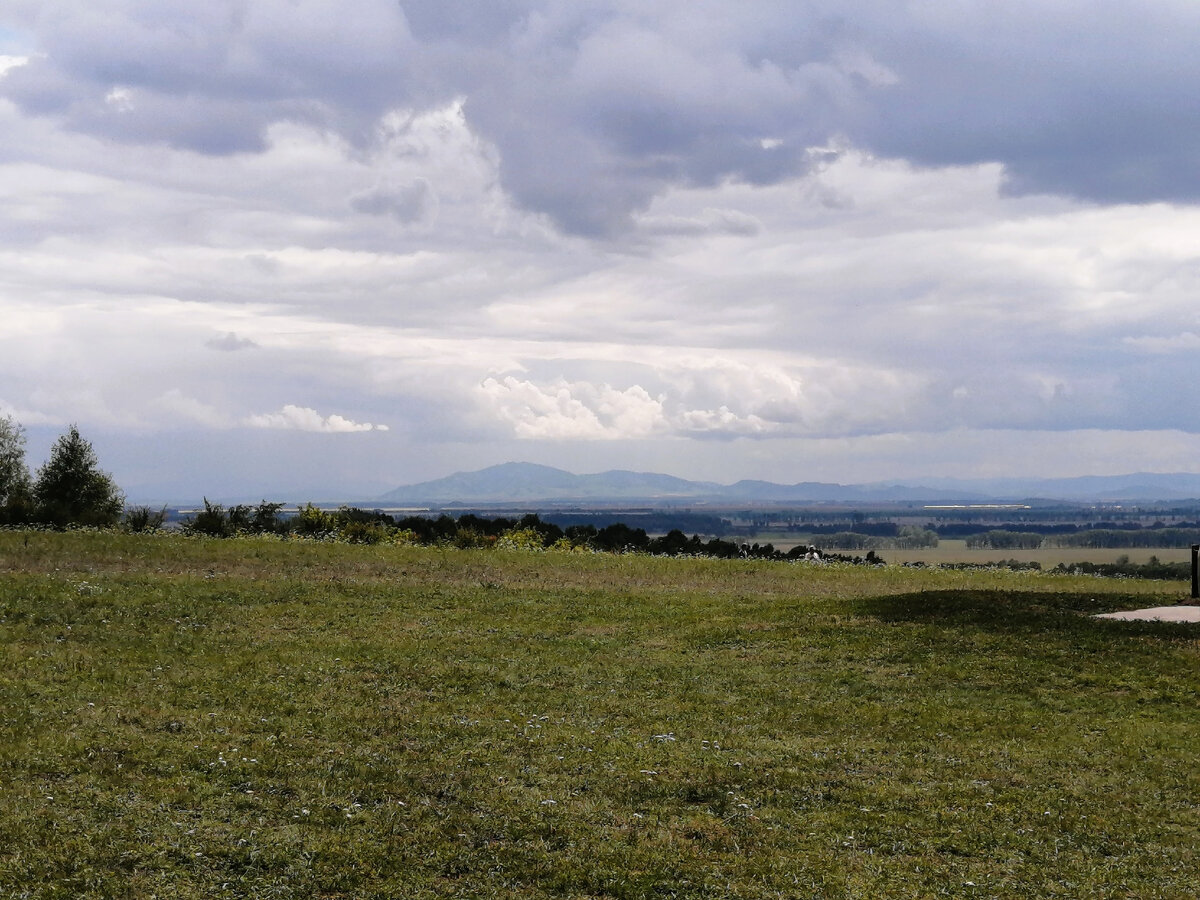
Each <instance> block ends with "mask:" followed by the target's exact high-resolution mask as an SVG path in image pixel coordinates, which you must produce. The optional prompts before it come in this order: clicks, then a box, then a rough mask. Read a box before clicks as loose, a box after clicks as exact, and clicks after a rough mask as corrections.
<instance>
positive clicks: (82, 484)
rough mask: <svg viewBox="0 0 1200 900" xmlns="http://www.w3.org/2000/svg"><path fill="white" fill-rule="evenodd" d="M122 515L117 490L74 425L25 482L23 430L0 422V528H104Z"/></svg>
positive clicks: (122, 500) (7, 421)
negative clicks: (3, 526) (34, 475)
mask: <svg viewBox="0 0 1200 900" xmlns="http://www.w3.org/2000/svg"><path fill="white" fill-rule="evenodd" d="M124 509H125V498H124V496H123V495H122V493H121V491H120V489H119V488H118V487H117V485H116V483H115V482H114V481H113V479H112V476H111V475H109V474H108V473H107V472H103V471H101V469H100V465H99V462H98V461H97V459H96V453H95V451H94V450H93V449H92V445H91V443H89V442H88V441H86V440H84V439H83V438H82V437H81V436H80V434H79V429H78V428H76V427H75V426H74V425H72V426H71V427H70V428H69V429H68V430H67V432H66V433H65V434H63V435H62V436H61V437H59V439H58V440H57V441H56V442H55V443H54V446H53V447H51V448H50V457H49V459H47V460H46V463H45V464H44V465H43V466H42V467H41V468H40V469H38V472H37V475H36V477H31V476H30V474H29V469H28V467H27V466H26V464H25V430H24V429H23V428H22V427H21V426H20V425H18V424H17V423H16V422H14V421H13V420H12V419H11V418H8V417H6V418H3V419H0V525H41V526H48V527H51V528H67V527H71V526H92V527H97V528H106V527H110V526H113V525H116V524H117V523H118V522H120V521H121V515H122V513H123V512H124Z"/></svg>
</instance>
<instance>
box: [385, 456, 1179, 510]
mask: <svg viewBox="0 0 1200 900" xmlns="http://www.w3.org/2000/svg"><path fill="white" fill-rule="evenodd" d="M1197 497H1200V475H1195V474H1188V473H1178V474H1155V473H1145V472H1143V473H1134V474H1129V475H1108V476H1102V475H1084V476H1079V477H1076V478H1052V479H1019V478H1000V479H950V478H939V479H932V478H931V479H922V483H918V484H904V483H883V482H880V483H875V484H832V483H827V482H816V481H812V482H800V483H797V484H776V483H774V482H770V481H754V480H743V481H738V482H736V483H734V484H728V485H723V484H718V483H716V482H710V481H688V480H686V479H683V478H676V477H675V476H673V475H661V474H655V473H649V472H630V471H626V470H619V469H618V470H613V471H609V472H600V473H597V474H593V475H576V474H574V473H572V472H568V471H566V470H564V469H557V468H555V467H553V466H544V465H538V464H536V463H524V462H509V463H502V464H500V465H496V466H489V467H488V468H486V469H480V470H479V471H475V472H458V473H456V474H454V475H450V476H448V477H446V478H438V479H435V480H433V481H425V482H421V483H419V484H411V485H404V486H402V487H398V488H396V489H395V490H391V491H388V492H387V493H386V494H384V495H383V497H382V498H380V499H381V500H383V501H386V502H389V503H404V504H409V505H434V504H436V505H447V504H462V505H467V504H472V503H487V504H495V503H533V502H558V503H562V502H571V501H580V502H594V503H597V502H621V501H624V502H635V501H641V502H646V503H653V502H680V501H694V502H723V503H740V502H746V503H803V502H809V503H834V502H862V503H901V502H924V503H992V502H996V503H1001V502H1009V503H1012V502H1021V501H1024V500H1029V499H1034V498H1036V499H1042V500H1067V501H1075V502H1080V501H1084V502H1088V501H1101V500H1109V501H1130V500H1145V501H1150V500H1184V499H1193V498H1197Z"/></svg>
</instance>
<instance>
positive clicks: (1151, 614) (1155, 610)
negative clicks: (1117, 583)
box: [1096, 606, 1200, 622]
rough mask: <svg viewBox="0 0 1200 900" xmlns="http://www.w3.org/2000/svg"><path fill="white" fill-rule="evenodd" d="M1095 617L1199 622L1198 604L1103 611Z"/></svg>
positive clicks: (1199, 608)
mask: <svg viewBox="0 0 1200 900" xmlns="http://www.w3.org/2000/svg"><path fill="white" fill-rule="evenodd" d="M1096 618H1097V619H1136V620H1140V621H1143V622H1200V606H1155V607H1151V608H1150V609H1129V610H1125V611H1124V612H1115V613H1103V614H1101V615H1098V616H1096Z"/></svg>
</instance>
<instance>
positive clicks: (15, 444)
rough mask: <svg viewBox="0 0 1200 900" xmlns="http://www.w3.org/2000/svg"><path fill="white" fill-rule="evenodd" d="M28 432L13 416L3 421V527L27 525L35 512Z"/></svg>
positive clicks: (0, 456) (0, 471) (0, 508)
mask: <svg viewBox="0 0 1200 900" xmlns="http://www.w3.org/2000/svg"><path fill="white" fill-rule="evenodd" d="M31 488H32V485H31V482H30V479H29V468H28V467H27V466H26V465H25V429H23V428H22V427H21V426H20V425H18V424H17V423H16V422H14V421H13V419H12V417H11V416H5V417H4V418H2V419H0V524H16V523H17V522H21V521H24V520H25V519H26V518H28V517H29V514H30V513H31V512H32V510H31V509H30V506H31V501H32V498H31Z"/></svg>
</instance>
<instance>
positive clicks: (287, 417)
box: [243, 403, 388, 434]
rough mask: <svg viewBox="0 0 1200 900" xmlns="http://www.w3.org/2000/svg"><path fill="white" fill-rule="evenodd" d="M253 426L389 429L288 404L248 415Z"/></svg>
mask: <svg viewBox="0 0 1200 900" xmlns="http://www.w3.org/2000/svg"><path fill="white" fill-rule="evenodd" d="M243 421H244V422H245V424H246V425H249V426H250V427H251V428H272V429H279V430H283V431H315V432H321V433H323V434H348V433H350V432H355V431H387V430H388V426H386V425H372V424H371V423H370V422H361V423H360V422H355V421H352V420H351V419H347V418H345V417H343V416H339V415H337V414H336V413H335V414H334V415H331V416H322V415H321V414H320V413H318V412H317V411H316V410H315V409H310V408H308V407H306V406H295V405H293V404H290V403H289V404H287V405H285V406H284V407H283V409H281V410H280V411H279V412H274V413H263V414H261V415H253V416H247V417H246V418H245V419H244V420H243Z"/></svg>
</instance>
